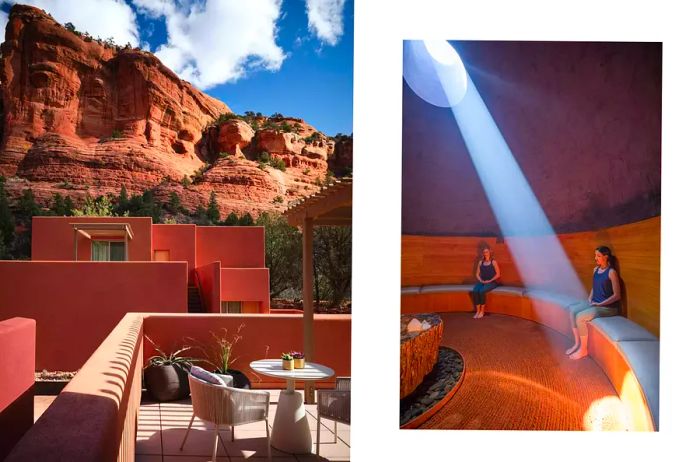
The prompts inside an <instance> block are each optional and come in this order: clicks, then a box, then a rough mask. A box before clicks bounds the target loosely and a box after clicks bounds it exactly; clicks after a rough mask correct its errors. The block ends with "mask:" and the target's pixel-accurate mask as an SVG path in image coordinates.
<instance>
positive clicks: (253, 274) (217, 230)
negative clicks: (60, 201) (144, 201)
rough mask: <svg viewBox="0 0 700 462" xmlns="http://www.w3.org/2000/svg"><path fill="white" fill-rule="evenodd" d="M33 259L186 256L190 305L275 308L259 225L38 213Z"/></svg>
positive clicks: (214, 308)
mask: <svg viewBox="0 0 700 462" xmlns="http://www.w3.org/2000/svg"><path fill="white" fill-rule="evenodd" d="M32 261H111V262H115V261H119V262H186V263H187V287H188V289H189V290H188V294H189V296H188V301H189V302H190V303H189V305H190V306H189V307H190V308H194V309H190V310H188V311H195V312H197V311H205V312H210V313H219V312H223V313H269V312H270V275H269V270H268V269H267V268H265V229H264V228H263V227H260V226H240V227H238V226H236V227H233V226H197V225H175V224H172V225H154V224H153V223H152V222H151V218H141V217H134V218H130V217H35V218H34V219H33V221H32ZM172 289H175V288H173V287H154V288H153V290H172ZM198 298H199V301H200V303H198V301H197V299H198Z"/></svg>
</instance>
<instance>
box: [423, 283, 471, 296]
mask: <svg viewBox="0 0 700 462" xmlns="http://www.w3.org/2000/svg"><path fill="white" fill-rule="evenodd" d="M473 289H474V284H441V285H435V286H423V287H422V288H421V290H420V293H422V294H442V293H447V292H471V291H472V290H473Z"/></svg>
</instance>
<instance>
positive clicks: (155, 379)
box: [143, 337, 196, 401]
mask: <svg viewBox="0 0 700 462" xmlns="http://www.w3.org/2000/svg"><path fill="white" fill-rule="evenodd" d="M146 339H147V340H148V341H149V342H150V343H151V345H153V348H154V349H155V350H156V353H157V354H155V355H153V356H151V357H150V358H148V361H147V363H148V364H147V365H146V367H145V368H144V371H143V378H144V382H145V385H146V390H147V391H148V393H149V395H151V397H152V398H153V399H154V400H156V401H175V400H180V399H185V398H187V397H188V396H189V395H190V385H189V382H188V380H187V372H188V371H189V369H190V367H191V366H192V363H193V362H194V361H196V360H195V359H193V358H190V357H189V356H181V355H182V353H184V352H185V351H188V350H189V349H190V347H188V346H185V347H183V348H180V349H179V350H177V351H174V352H172V353H170V354H168V353H165V352H164V351H163V350H161V349H160V347H158V346H157V345H156V344H155V343H153V341H152V340H151V339H150V338H148V337H146Z"/></svg>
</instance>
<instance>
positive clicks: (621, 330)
mask: <svg viewBox="0 0 700 462" xmlns="http://www.w3.org/2000/svg"><path fill="white" fill-rule="evenodd" d="M473 288H474V285H473V284H442V285H426V286H420V287H418V286H414V287H402V288H401V313H402V314H408V313H425V312H430V311H435V312H449V311H473V304H472V301H471V295H470V294H471V291H472V290H473ZM486 297H487V299H486V302H487V307H488V312H490V313H499V314H506V315H510V316H517V317H520V318H524V319H528V320H530V321H534V322H537V323H539V324H543V325H545V326H547V327H549V328H551V329H554V330H556V331H557V332H559V333H560V334H562V335H565V336H566V337H568V338H572V337H573V334H572V332H571V326H570V324H569V307H570V306H571V305H572V304H574V303H576V302H577V301H579V300H578V299H576V298H575V297H571V296H569V295H564V294H558V293H554V292H549V291H546V290H541V289H526V288H524V287H515V286H500V287H497V288H496V289H494V290H492V291H490V292H488V294H487V296H486ZM588 344H589V354H590V356H591V358H593V360H594V361H595V362H596V363H597V364H598V365H599V366H600V368H601V369H602V370H603V372H605V374H606V375H607V376H608V379H609V380H610V382H611V383H612V385H613V386H614V387H615V390H616V391H617V392H618V394H619V396H620V399H621V400H622V401H623V402H624V403H626V404H628V405H629V409H631V411H632V415H631V416H630V420H631V421H630V425H631V428H632V429H633V430H641V431H655V430H656V431H658V428H659V339H658V338H657V337H655V336H654V335H652V334H651V333H649V332H648V331H647V330H645V329H644V328H642V327H641V326H639V325H638V324H636V323H634V322H633V321H630V320H629V319H627V318H624V317H622V316H612V317H608V318H597V319H594V320H593V321H592V322H591V323H590V328H589V341H588Z"/></svg>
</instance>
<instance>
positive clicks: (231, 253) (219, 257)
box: [197, 226, 265, 268]
mask: <svg viewBox="0 0 700 462" xmlns="http://www.w3.org/2000/svg"><path fill="white" fill-rule="evenodd" d="M215 261H220V262H221V267H222V268H264V267H265V228H263V227H262V226H240V227H239V226H197V267H200V266H204V265H208V264H209V263H212V262H215Z"/></svg>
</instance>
